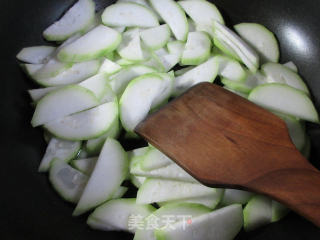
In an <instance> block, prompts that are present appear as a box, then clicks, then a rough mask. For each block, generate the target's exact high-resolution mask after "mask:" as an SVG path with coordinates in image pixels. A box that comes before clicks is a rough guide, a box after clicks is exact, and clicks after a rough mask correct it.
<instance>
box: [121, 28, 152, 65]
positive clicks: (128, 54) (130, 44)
mask: <svg viewBox="0 0 320 240" xmlns="http://www.w3.org/2000/svg"><path fill="white" fill-rule="evenodd" d="M117 52H118V54H119V55H120V56H121V57H122V58H124V59H125V60H128V61H132V62H140V61H143V60H146V59H147V58H148V57H149V55H148V54H147V52H146V51H144V50H143V49H142V46H141V40H140V30H139V28H133V29H130V30H128V31H127V32H125V33H124V34H123V41H122V42H121V44H120V45H119V47H118V49H117Z"/></svg>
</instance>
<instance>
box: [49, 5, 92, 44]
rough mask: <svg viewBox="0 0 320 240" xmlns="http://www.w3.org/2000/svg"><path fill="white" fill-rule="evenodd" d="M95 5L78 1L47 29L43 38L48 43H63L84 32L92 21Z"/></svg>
mask: <svg viewBox="0 0 320 240" xmlns="http://www.w3.org/2000/svg"><path fill="white" fill-rule="evenodd" d="M94 18H95V3H94V1H92V0H79V1H78V2H77V3H76V4H74V5H73V6H72V7H71V8H70V9H69V10H68V11H67V12H66V13H65V14H64V15H63V17H62V18H61V19H60V20H59V21H57V22H55V23H54V24H53V25H51V26H50V27H48V28H47V29H46V30H45V31H44V33H43V36H44V37H45V39H47V40H49V41H63V40H66V39H67V38H69V37H71V36H72V35H73V34H75V33H78V32H83V31H85V30H86V29H87V28H88V27H89V26H90V25H91V24H92V23H93V21H94Z"/></svg>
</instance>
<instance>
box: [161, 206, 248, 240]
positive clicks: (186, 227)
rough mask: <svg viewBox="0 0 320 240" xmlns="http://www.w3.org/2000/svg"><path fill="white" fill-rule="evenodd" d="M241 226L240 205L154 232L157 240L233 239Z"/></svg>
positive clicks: (241, 214)
mask: <svg viewBox="0 0 320 240" xmlns="http://www.w3.org/2000/svg"><path fill="white" fill-rule="evenodd" d="M242 226H243V213H242V207H241V205H237V204H235V205H231V206H228V207H224V208H221V209H218V210H215V211H213V212H211V213H207V214H203V215H201V216H198V217H194V218H191V219H190V220H189V221H187V222H185V221H180V222H177V223H174V224H173V225H172V227H169V228H168V227H164V228H162V229H159V230H156V231H155V235H156V238H157V239H168V240H169V239H175V240H194V239H201V240H212V239H234V238H235V237H236V235H237V234H238V233H239V232H240V230H241V228H242Z"/></svg>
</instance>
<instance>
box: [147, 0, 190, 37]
mask: <svg viewBox="0 0 320 240" xmlns="http://www.w3.org/2000/svg"><path fill="white" fill-rule="evenodd" d="M149 2H150V4H151V6H152V7H153V8H154V9H155V10H156V12H157V13H158V14H159V15H160V16H161V18H162V19H163V20H164V21H165V22H166V23H167V24H168V25H169V27H170V29H171V31H172V33H173V35H174V36H175V37H176V39H177V40H180V41H186V39H187V36H188V31H189V24H188V20H187V17H186V14H185V12H184V11H183V9H182V8H181V7H180V6H179V4H177V3H176V2H175V1H173V0H162V1H159V0H158V1H157V0H149Z"/></svg>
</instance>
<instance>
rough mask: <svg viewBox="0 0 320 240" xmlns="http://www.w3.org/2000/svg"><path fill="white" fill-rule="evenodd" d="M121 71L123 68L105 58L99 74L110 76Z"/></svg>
mask: <svg viewBox="0 0 320 240" xmlns="http://www.w3.org/2000/svg"><path fill="white" fill-rule="evenodd" d="M120 70H121V66H120V65H119V64H117V63H115V62H113V61H111V60H110V59H108V58H105V59H104V60H103V62H102V64H101V67H100V69H99V73H106V74H108V75H112V74H115V73H117V72H119V71H120Z"/></svg>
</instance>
